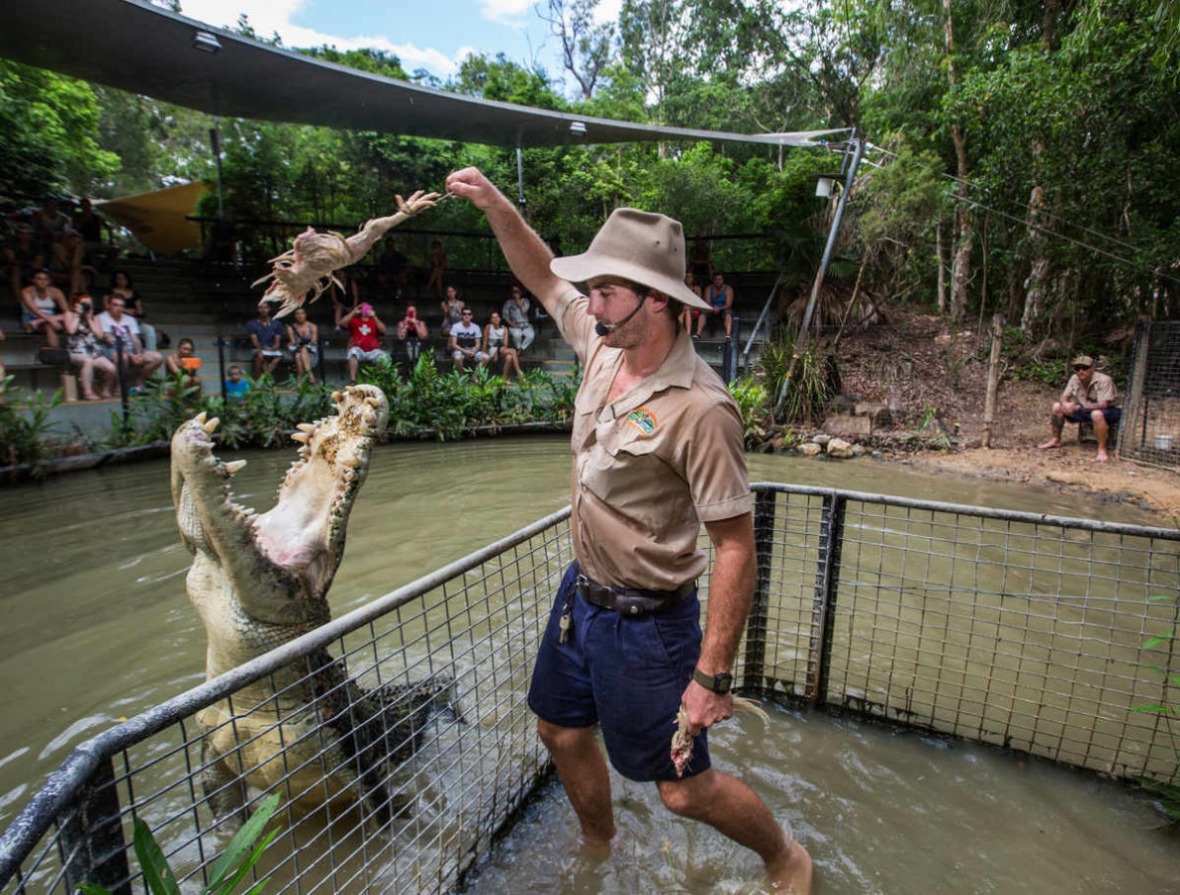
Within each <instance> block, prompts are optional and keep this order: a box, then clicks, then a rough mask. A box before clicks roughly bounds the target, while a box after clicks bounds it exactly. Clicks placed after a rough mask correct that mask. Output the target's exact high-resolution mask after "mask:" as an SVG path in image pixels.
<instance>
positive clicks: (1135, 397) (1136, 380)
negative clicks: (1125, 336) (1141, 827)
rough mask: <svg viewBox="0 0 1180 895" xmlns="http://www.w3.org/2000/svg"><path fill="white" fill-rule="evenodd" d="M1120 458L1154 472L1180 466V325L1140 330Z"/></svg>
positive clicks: (1145, 323)
mask: <svg viewBox="0 0 1180 895" xmlns="http://www.w3.org/2000/svg"><path fill="white" fill-rule="evenodd" d="M1118 455H1119V457H1120V458H1123V459H1129V460H1138V461H1140V462H1142V463H1149V464H1151V465H1153V466H1169V467H1173V468H1174V467H1176V466H1178V465H1180V322H1170V321H1169V322H1151V321H1146V320H1145V321H1140V322H1139V323H1138V324H1137V325H1136V326H1135V347H1134V350H1133V352H1132V365H1131V377H1130V381H1129V382H1128V384H1127V399H1126V401H1125V403H1124V406H1123V419H1122V423H1121V424H1120V426H1119V445H1118Z"/></svg>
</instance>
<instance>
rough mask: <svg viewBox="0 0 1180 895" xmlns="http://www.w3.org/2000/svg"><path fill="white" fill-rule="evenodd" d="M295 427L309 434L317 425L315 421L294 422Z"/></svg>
mask: <svg viewBox="0 0 1180 895" xmlns="http://www.w3.org/2000/svg"><path fill="white" fill-rule="evenodd" d="M295 428H296V429H298V430H299V431H301V432H307V433H308V434H311V433H312V432H314V431H315V430H316V429H318V428H319V427H318V426H317V425H316V424H315V423H298V424H296V426H295Z"/></svg>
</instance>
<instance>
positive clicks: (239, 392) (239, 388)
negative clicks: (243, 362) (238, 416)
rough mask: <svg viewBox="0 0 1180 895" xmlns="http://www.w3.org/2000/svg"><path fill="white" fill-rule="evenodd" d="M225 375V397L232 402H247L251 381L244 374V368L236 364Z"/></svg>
mask: <svg viewBox="0 0 1180 895" xmlns="http://www.w3.org/2000/svg"><path fill="white" fill-rule="evenodd" d="M225 374H226V380H225V396H226V397H227V398H229V399H230V400H235V401H242V400H245V397H246V393H247V392H248V391H250V380H249V379H247V378H246V376H245V374H243V373H242V368H241V367H239V366H238V365H237V364H234V365H233V366H232V367H230V368H229V369H228V370H226V371H225Z"/></svg>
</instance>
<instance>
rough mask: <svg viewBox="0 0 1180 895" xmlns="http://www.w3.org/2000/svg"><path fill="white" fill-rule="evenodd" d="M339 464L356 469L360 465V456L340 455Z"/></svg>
mask: <svg viewBox="0 0 1180 895" xmlns="http://www.w3.org/2000/svg"><path fill="white" fill-rule="evenodd" d="M340 465H341V466H347V467H348V468H349V469H356V468H357V467H359V466H360V465H361V459H360V457H342V458H341V459H340Z"/></svg>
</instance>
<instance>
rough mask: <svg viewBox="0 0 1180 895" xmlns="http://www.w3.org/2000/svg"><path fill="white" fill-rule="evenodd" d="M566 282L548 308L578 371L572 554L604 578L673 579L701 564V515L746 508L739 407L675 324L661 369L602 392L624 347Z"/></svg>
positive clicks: (670, 583) (611, 581) (689, 575)
mask: <svg viewBox="0 0 1180 895" xmlns="http://www.w3.org/2000/svg"><path fill="white" fill-rule="evenodd" d="M587 304H588V299H586V297H585V296H583V295H580V294H579V293H578V292H577V290H572V291H570V292H569V293H567V294H566V295H564V296H563V297H562V298H561V299H560V300H559V302H558V305H557V309H556V313H555V314H554V320H555V321H556V322H557V325H558V326H559V327H560V329H561V334H562V336H563V337H564V338H565V340H566V341H567V342H568V343H569V344H570V345H571V346H572V347H573V348H574V350H575V351H576V352H577V355H578V360H579V361H580V362H581V363H582V365H583V369H584V370H585V375H584V377H583V380H582V386H581V388H580V389H579V391H578V396H577V400H576V403H575V413H574V423H573V437H572V444H571V447H572V450H573V454H574V469H573V521H572V530H573V543H574V554H575V556H576V557H577V559H578V562H579V564H580V565H581V566H582V569H583V571H585V573H586V574H587V575H589V576H590V577H591V578H592V579H594V580H595V581H598V582H600V583H602V584H606V585H615V586H625V587H638V588H645V589H648V590H673V589H675V588H677V587H679V586H680V585H681V584H683V583H684V582H685V581H688V580H691V579H693V578H696V577H697V576H699V575H700V574H701V573H702V572H704V571H705V568H706V566H707V560H706V557H705V554H704V552H703V551H702V550H701V549H700V548H699V547H698V546H697V539H698V536H699V534H700V527H701V523H702V522H712V521H715V520H719V519H730V518H732V517H734V516H741V515H743V514H745V513H749V512H750V511H751V508H752V503H751V497H750V483H749V475H748V473H747V471H746V458H745V452H744V446H743V432H742V421H741V415H740V414H739V412H738V409H737V405H736V403H735V402H734V400H733V398H732V397H731V396H730V394H729V391H728V389H726V387H725V385H724V383H722V381H721V379H720V378H719V377H718V376H717V374H716V373H714V372H713V371H712V370H711V369H710V368H709V366H708V365H707V364H706V363H705V362H704V361H702V360H701V359H700V358H699V357H697V355H696V352H695V351H694V350H693V346H692V340H691V339H690V338H689V335H688V333H686V332H681V333H680V335H679V337H678V338H677V340H676V343H675V345H674V346H673V348H672V350H671V352H670V353H669V354H668V357H667V358H665V359H664V362H663V364H662V365H661V366H660V368H659V370H657V371H656V372H655V374H653V375H652V376H649V377H648V378H647V379H645V380H643V381H642V382H641V383H639V384H638V385H636V386H635V387H634V388H633V389H631V390H630V391H628V392H626V393H625V394H623V395H621V396H620V397H619V398H618V399H617V400H615V401H614V402H613V403H611V404H608V403H607V396H608V395H609V393H610V389H611V384H612V383H613V382H614V379H615V374H616V373H617V372H618V370H619V366H620V364H621V363H622V359H623V352H622V351H621V350H620V349H617V348H608V347H606V346H605V345H604V344H603V341H602V339H601V338H600V337H599V336H598V335H597V334H596V333H595V331H594V324H595V320H594V318H593V317H591V316H590V315H589V314H588V313H587Z"/></svg>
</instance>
